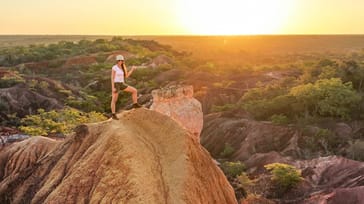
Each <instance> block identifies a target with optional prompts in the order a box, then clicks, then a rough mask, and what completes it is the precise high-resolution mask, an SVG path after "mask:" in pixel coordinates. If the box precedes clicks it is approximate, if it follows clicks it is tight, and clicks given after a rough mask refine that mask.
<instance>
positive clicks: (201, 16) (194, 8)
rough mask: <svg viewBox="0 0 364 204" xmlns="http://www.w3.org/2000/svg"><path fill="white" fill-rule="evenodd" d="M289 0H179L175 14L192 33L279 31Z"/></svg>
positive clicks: (289, 10) (283, 22) (290, 10)
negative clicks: (176, 13)
mask: <svg viewBox="0 0 364 204" xmlns="http://www.w3.org/2000/svg"><path fill="white" fill-rule="evenodd" d="M293 4H294V1H292V0H225V1H217V0H180V1H179V3H178V5H177V6H178V14H179V19H180V20H181V22H182V24H183V25H184V27H185V28H186V29H187V30H188V32H191V33H193V34H201V35H242V34H274V33H279V32H280V31H281V29H282V27H283V26H284V24H285V23H287V21H288V19H289V17H290V14H291V13H292V11H293V6H294V5H293Z"/></svg>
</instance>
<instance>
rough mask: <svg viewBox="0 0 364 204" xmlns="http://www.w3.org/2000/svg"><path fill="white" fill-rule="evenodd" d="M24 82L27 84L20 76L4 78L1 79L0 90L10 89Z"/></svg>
mask: <svg viewBox="0 0 364 204" xmlns="http://www.w3.org/2000/svg"><path fill="white" fill-rule="evenodd" d="M22 82H25V80H24V79H23V78H22V77H20V76H18V75H14V76H3V77H2V78H0V88H9V87H12V86H14V85H16V84H19V83H22Z"/></svg>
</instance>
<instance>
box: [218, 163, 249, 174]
mask: <svg viewBox="0 0 364 204" xmlns="http://www.w3.org/2000/svg"><path fill="white" fill-rule="evenodd" d="M221 168H222V171H223V172H224V173H225V175H226V176H228V177H231V178H235V177H237V176H238V175H241V173H242V172H243V171H245V165H244V164H243V163H242V162H240V161H238V162H224V163H223V164H222V165H221Z"/></svg>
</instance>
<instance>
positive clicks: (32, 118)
mask: <svg viewBox="0 0 364 204" xmlns="http://www.w3.org/2000/svg"><path fill="white" fill-rule="evenodd" d="M102 120H106V118H105V117H104V116H103V115H102V114H100V113H97V112H90V113H84V112H81V111H78V110H76V109H72V108H65V109H63V110H59V111H55V110H52V111H49V112H46V111H44V110H43V109H39V110H38V114H36V115H27V116H26V117H25V118H23V119H22V120H21V124H22V126H20V128H19V129H20V130H21V131H23V132H24V133H26V134H29V135H33V136H37V135H43V136H46V135H48V134H51V133H61V134H68V133H71V132H72V130H73V128H75V127H76V126H78V125H80V124H83V123H92V122H98V121H102Z"/></svg>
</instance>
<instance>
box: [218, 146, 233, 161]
mask: <svg viewBox="0 0 364 204" xmlns="http://www.w3.org/2000/svg"><path fill="white" fill-rule="evenodd" d="M234 152H235V149H234V148H233V147H232V146H231V145H230V144H229V143H225V147H224V150H223V151H222V152H221V153H220V156H221V157H223V158H228V157H230V156H231V155H233V154H234Z"/></svg>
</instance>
